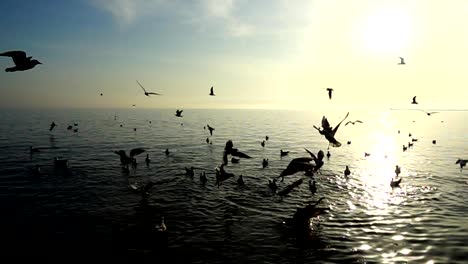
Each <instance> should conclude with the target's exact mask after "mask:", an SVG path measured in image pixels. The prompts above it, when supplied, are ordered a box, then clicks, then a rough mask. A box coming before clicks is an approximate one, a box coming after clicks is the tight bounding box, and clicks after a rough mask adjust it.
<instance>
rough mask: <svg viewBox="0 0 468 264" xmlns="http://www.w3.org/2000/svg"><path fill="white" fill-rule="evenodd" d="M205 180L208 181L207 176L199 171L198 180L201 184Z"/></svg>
mask: <svg viewBox="0 0 468 264" xmlns="http://www.w3.org/2000/svg"><path fill="white" fill-rule="evenodd" d="M207 181H208V178H206V173H205V172H203V173H201V172H200V182H201V184H205V183H206V182H207Z"/></svg>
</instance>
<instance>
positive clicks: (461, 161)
mask: <svg viewBox="0 0 468 264" xmlns="http://www.w3.org/2000/svg"><path fill="white" fill-rule="evenodd" d="M467 162H468V160H463V159H458V160H457V161H456V162H455V164H460V171H462V170H463V167H465V166H466V163H467Z"/></svg>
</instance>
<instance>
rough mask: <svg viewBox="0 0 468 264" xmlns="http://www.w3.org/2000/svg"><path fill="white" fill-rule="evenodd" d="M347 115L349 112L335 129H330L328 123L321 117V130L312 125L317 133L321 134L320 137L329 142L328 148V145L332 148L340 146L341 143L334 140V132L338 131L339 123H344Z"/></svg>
mask: <svg viewBox="0 0 468 264" xmlns="http://www.w3.org/2000/svg"><path fill="white" fill-rule="evenodd" d="M348 115H349V112H348V113H347V114H346V116H345V117H344V118H343V120H341V121H340V122H339V123H338V125H336V127H334V128H332V127H331V126H330V123H328V120H327V118H326V117H325V116H323V117H322V129H320V128H318V127H316V126H315V125H314V128H315V129H317V130H318V132H319V133H320V134H321V135H324V136H325V138H326V139H327V140H328V142H329V144H328V145H329V146H330V144H331V145H332V146H333V147H340V146H341V143H340V142H338V140H336V139H335V134H336V132H337V131H338V128H339V127H340V125H341V123H342V122H343V121H345V119H346V118H347V117H348Z"/></svg>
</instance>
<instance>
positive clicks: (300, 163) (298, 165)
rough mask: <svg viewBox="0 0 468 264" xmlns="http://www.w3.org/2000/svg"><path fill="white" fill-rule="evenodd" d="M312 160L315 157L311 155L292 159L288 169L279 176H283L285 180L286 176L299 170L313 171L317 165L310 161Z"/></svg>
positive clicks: (282, 178)
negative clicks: (310, 156)
mask: <svg viewBox="0 0 468 264" xmlns="http://www.w3.org/2000/svg"><path fill="white" fill-rule="evenodd" d="M312 160H313V159H312V158H309V157H302V158H295V159H293V160H291V161H290V162H289V164H288V166H287V167H286V169H284V170H283V171H282V172H281V174H280V176H278V178H280V177H281V181H283V180H284V176H288V175H293V174H295V173H297V172H299V171H310V170H312V171H313V170H314V169H315V166H314V164H312V163H310V162H311V161H312Z"/></svg>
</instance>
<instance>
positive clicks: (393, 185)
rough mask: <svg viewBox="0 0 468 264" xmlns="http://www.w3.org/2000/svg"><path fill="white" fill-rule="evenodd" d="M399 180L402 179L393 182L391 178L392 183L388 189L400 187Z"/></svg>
mask: <svg viewBox="0 0 468 264" xmlns="http://www.w3.org/2000/svg"><path fill="white" fill-rule="evenodd" d="M401 179H402V178H400V179H399V180H397V181H394V180H393V178H392V181H391V182H390V187H392V188H396V187H400V182H401Z"/></svg>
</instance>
